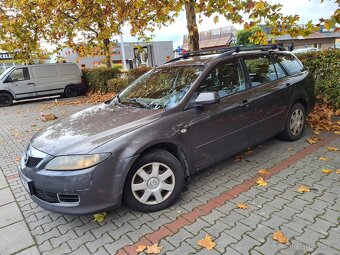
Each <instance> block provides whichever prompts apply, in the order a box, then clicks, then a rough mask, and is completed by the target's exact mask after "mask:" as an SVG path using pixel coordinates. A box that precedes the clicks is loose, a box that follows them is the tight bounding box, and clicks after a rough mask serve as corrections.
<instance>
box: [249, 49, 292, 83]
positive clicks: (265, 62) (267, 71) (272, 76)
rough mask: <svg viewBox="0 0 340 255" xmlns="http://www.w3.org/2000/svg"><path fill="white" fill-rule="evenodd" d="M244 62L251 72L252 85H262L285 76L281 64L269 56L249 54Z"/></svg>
mask: <svg viewBox="0 0 340 255" xmlns="http://www.w3.org/2000/svg"><path fill="white" fill-rule="evenodd" d="M244 62H245V64H246V66H247V69H248V72H249V76H250V80H251V85H252V87H256V86H260V85H262V84H264V83H267V82H271V81H275V80H277V79H278V78H282V77H284V76H285V73H284V71H283V70H282V68H281V67H280V65H278V64H277V63H275V64H273V63H272V62H271V60H270V59H269V58H268V57H267V56H248V57H245V58H244ZM278 74H279V76H278Z"/></svg>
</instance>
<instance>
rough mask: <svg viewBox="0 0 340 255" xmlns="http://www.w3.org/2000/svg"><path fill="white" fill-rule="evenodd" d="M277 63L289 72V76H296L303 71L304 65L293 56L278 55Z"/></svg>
mask: <svg viewBox="0 0 340 255" xmlns="http://www.w3.org/2000/svg"><path fill="white" fill-rule="evenodd" d="M275 57H276V59H277V61H278V62H280V63H281V65H282V66H283V67H284V68H285V69H286V70H287V72H288V73H289V74H296V73H300V72H302V71H303V65H302V64H301V62H300V61H299V60H298V59H297V58H295V57H294V56H293V55H290V54H284V55H281V54H280V55H279V54H278V55H276V56H275Z"/></svg>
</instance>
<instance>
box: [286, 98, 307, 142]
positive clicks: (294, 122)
mask: <svg viewBox="0 0 340 255" xmlns="http://www.w3.org/2000/svg"><path fill="white" fill-rule="evenodd" d="M305 125H306V111H305V108H304V107H303V105H302V104H300V103H297V104H295V105H293V107H292V108H291V109H290V111H289V113H288V116H287V119H286V123H285V128H284V129H283V131H282V133H281V134H280V137H281V138H282V139H283V140H287V141H296V140H298V139H299V138H300V137H301V136H302V134H303V131H304V130H305Z"/></svg>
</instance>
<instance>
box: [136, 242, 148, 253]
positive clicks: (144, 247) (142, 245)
mask: <svg viewBox="0 0 340 255" xmlns="http://www.w3.org/2000/svg"><path fill="white" fill-rule="evenodd" d="M145 249H146V245H144V244H140V245H138V246H137V250H136V252H143V251H144V250H145Z"/></svg>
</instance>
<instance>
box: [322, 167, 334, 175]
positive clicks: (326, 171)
mask: <svg viewBox="0 0 340 255" xmlns="http://www.w3.org/2000/svg"><path fill="white" fill-rule="evenodd" d="M322 172H323V173H324V174H330V173H332V172H333V171H332V170H331V169H325V168H324V169H322Z"/></svg>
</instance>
